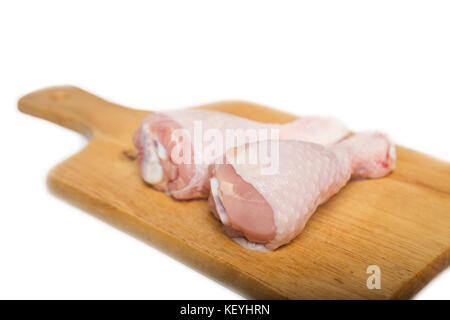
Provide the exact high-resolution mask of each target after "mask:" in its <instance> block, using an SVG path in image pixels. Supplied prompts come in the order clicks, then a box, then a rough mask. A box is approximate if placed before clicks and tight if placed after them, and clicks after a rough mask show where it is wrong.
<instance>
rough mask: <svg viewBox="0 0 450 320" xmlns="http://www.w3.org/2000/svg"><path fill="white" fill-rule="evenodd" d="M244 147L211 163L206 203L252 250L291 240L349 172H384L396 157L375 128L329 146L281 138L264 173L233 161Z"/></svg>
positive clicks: (375, 175) (359, 175)
mask: <svg viewBox="0 0 450 320" xmlns="http://www.w3.org/2000/svg"><path fill="white" fill-rule="evenodd" d="M257 144H260V143H258V142H257ZM248 147H249V146H248V145H247V146H240V147H238V148H236V149H235V150H233V152H231V151H229V152H227V154H226V157H227V159H228V160H227V161H228V162H227V163H225V164H214V165H213V166H214V168H213V170H212V175H211V179H210V183H211V195H210V198H209V204H210V207H211V209H212V211H213V213H214V214H215V216H216V217H217V218H218V219H219V220H220V221H221V222H222V223H223V225H224V229H225V232H226V233H227V234H228V235H229V236H230V237H232V238H233V239H234V240H235V241H236V242H238V243H239V244H241V245H243V246H244V247H246V248H249V249H256V250H273V249H276V248H278V247H279V246H281V245H284V244H286V243H288V242H290V241H291V240H292V239H293V238H294V237H295V236H297V235H298V234H299V233H300V232H301V231H302V229H303V228H304V227H305V224H306V222H307V221H308V219H309V218H310V217H311V215H312V214H313V213H314V211H315V210H316V208H317V207H318V206H319V205H320V204H321V203H323V202H325V201H326V200H327V199H329V198H330V197H331V196H332V195H334V194H335V193H337V192H338V191H339V190H340V189H341V188H342V187H343V186H344V185H345V184H346V183H347V181H348V180H349V179H350V178H379V177H383V176H385V175H387V174H388V173H389V172H390V171H391V170H392V169H394V167H395V159H396V153H395V147H394V145H393V144H392V143H391V142H390V140H389V139H388V138H387V137H386V136H385V135H384V134H382V133H377V132H373V133H359V134H356V135H354V136H351V137H350V138H348V139H346V140H343V141H342V142H340V143H338V144H336V145H333V146H328V147H324V146H321V145H318V144H314V143H308V142H301V141H280V142H279V166H278V171H277V172H276V173H275V174H272V175H267V174H266V175H263V174H261V170H260V169H261V166H262V165H260V164H245V163H244V164H235V163H233V159H234V158H233V157H232V156H233V155H236V154H239V153H247V152H249V151H248V150H249V148H248Z"/></svg>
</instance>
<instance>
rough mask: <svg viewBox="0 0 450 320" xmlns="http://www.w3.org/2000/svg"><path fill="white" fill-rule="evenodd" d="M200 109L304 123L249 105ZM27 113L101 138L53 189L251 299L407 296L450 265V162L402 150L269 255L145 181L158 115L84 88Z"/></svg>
mask: <svg viewBox="0 0 450 320" xmlns="http://www.w3.org/2000/svg"><path fill="white" fill-rule="evenodd" d="M200 108H203V109H211V110H218V111H223V112H229V113H232V114H236V115H239V116H243V117H248V118H250V119H253V120H258V121H265V122H280V123H283V122H287V121H290V120H293V119H294V118H295V116H293V115H289V114H286V113H283V112H280V111H276V110H273V109H270V108H266V107H262V106H259V105H256V104H252V103H246V102H239V101H230V102H219V103H215V104H210V105H206V106H202V107H200ZM19 109H20V110H21V111H22V112H25V113H28V114H32V115H34V116H37V117H40V118H44V119H47V120H50V121H52V122H55V123H58V124H60V125H63V126H66V127H68V128H71V129H74V130H76V131H79V132H81V133H82V134H84V135H86V136H87V137H89V138H90V143H89V144H88V145H87V147H85V148H84V149H83V150H82V151H80V152H79V153H78V154H76V155H74V156H73V157H71V158H70V159H68V160H66V161H64V162H63V163H61V164H60V165H58V166H57V167H55V168H54V169H53V170H52V171H51V172H50V174H49V177H48V185H49V187H50V188H51V190H53V191H54V192H55V193H56V194H58V195H60V196H62V197H64V198H65V199H67V200H68V201H71V202H72V203H74V204H76V205H77V206H79V207H82V208H84V209H85V210H87V211H89V212H91V213H93V214H95V215H96V216H98V217H100V218H101V219H104V220H105V221H107V222H109V223H111V224H113V225H115V226H117V227H118V228H120V229H123V230H126V231H128V232H130V233H132V234H133V235H135V236H137V237H139V238H140V239H143V240H144V241H146V242H148V243H150V244H151V245H153V246H156V247H158V248H160V249H161V250H163V251H165V252H167V253H168V254H170V255H172V256H174V257H176V258H178V259H180V260H181V261H183V262H185V263H187V264H188V265H190V266H192V267H193V268H195V269H198V270H200V271H201V272H203V273H205V274H207V275H209V276H211V277H213V278H215V279H217V280H218V281H220V282H221V283H223V284H224V285H226V286H230V287H231V288H234V289H236V290H238V291H239V292H241V293H242V294H244V295H245V296H247V297H250V298H275V299H282V298H289V299H318V298H321V299H336V298H337V299H403V298H409V297H411V296H412V295H413V294H414V293H416V292H417V291H418V290H420V289H421V288H422V287H423V286H424V285H425V284H426V283H427V282H428V281H429V280H430V279H431V278H432V277H433V276H434V275H436V274H437V273H438V272H439V271H441V270H442V269H444V268H445V267H447V266H448V264H449V261H450V197H449V195H450V165H449V164H448V163H445V162H442V161H439V160H437V159H434V158H432V157H429V156H426V155H424V154H421V153H418V152H415V151H412V150H408V149H406V148H402V147H398V161H397V169H396V170H395V172H394V173H393V174H391V175H389V176H388V177H385V178H382V179H377V180H360V181H352V182H350V183H349V184H348V185H347V186H346V187H345V188H344V189H343V190H342V191H341V192H339V193H338V194H337V195H336V196H334V197H333V198H332V199H330V200H329V201H328V202H327V203H325V204H324V205H322V206H320V207H319V209H318V210H317V212H316V213H315V214H314V215H313V217H312V218H311V220H310V221H309V223H308V224H307V227H306V228H305V229H304V231H303V232H302V233H301V234H300V235H299V236H298V237H297V238H296V239H295V240H294V241H293V242H292V243H291V244H290V245H288V246H285V247H282V248H280V249H278V250H276V251H274V252H270V253H263V252H256V251H249V250H246V249H243V248H241V247H240V246H238V245H237V244H235V243H234V242H233V241H231V240H230V239H229V238H227V237H226V236H225V235H224V234H223V232H222V231H221V226H220V223H219V222H218V221H216V220H215V219H214V218H213V217H212V215H211V214H210V213H209V211H208V206H207V203H206V202H205V201H175V200H173V199H171V198H169V197H167V196H166V195H165V194H163V193H161V192H158V191H155V190H153V189H152V188H150V187H148V186H147V185H146V184H145V183H144V182H143V181H142V180H141V178H140V175H139V171H138V163H137V160H136V154H135V152H134V149H133V146H132V142H131V135H132V133H133V131H134V129H135V128H136V127H137V126H138V124H139V123H140V121H141V120H142V118H143V117H144V116H145V115H146V114H148V113H149V112H146V111H140V110H133V109H129V108H124V107H121V106H118V105H115V104H112V103H109V102H106V101H104V100H102V99H100V98H98V97H95V96H93V95H91V94H89V93H87V92H85V91H83V90H81V89H78V88H75V87H54V88H49V89H44V90H41V91H37V92H34V93H31V94H29V95H27V96H25V97H23V98H22V99H20V101H19ZM369 265H378V266H379V267H380V268H381V289H380V290H376V289H373V290H369V289H368V288H367V287H366V279H367V277H368V276H369V275H368V274H366V268H367V266H369Z"/></svg>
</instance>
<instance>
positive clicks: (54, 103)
mask: <svg viewBox="0 0 450 320" xmlns="http://www.w3.org/2000/svg"><path fill="white" fill-rule="evenodd" d="M18 106H19V110H20V111H22V112H24V113H28V114H31V115H34V116H37V117H40V118H44V119H46V120H49V121H52V122H55V123H57V124H60V125H62V126H65V127H67V128H70V129H73V130H75V131H78V132H80V133H82V134H83V135H85V136H87V137H88V138H91V137H92V136H94V135H96V134H105V135H108V136H114V135H115V128H118V127H120V124H121V122H123V121H124V120H126V118H128V117H130V116H131V117H136V111H137V110H133V109H130V108H125V107H122V106H119V105H116V104H114V103H111V102H108V101H105V100H103V99H101V98H99V97H97V96H95V95H93V94H90V93H89V92H86V91H84V90H82V89H79V88H77V87H72V86H58V87H50V88H46V89H42V90H38V91H35V92H32V93H30V94H27V95H26V96H24V97H22V98H21V99H20V100H19V102H18Z"/></svg>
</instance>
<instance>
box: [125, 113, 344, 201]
mask: <svg viewBox="0 0 450 320" xmlns="http://www.w3.org/2000/svg"><path fill="white" fill-rule="evenodd" d="M199 126H200V127H201V129H202V130H203V132H208V130H212V132H213V133H214V132H215V133H217V131H219V133H222V134H223V135H226V132H228V131H229V130H231V131H233V130H234V134H236V135H237V136H238V137H239V136H242V132H239V130H248V129H254V130H255V131H257V130H261V129H265V130H272V129H279V131H278V134H279V136H278V137H277V138H279V139H291V140H304V141H310V142H314V143H318V144H323V145H328V144H332V143H335V142H337V141H339V140H341V139H343V138H344V137H345V136H347V135H348V133H349V131H348V130H347V128H346V127H345V126H344V125H343V124H342V123H341V122H339V121H338V120H335V119H332V118H320V117H319V118H316V117H309V118H308V117H305V118H300V119H297V120H295V121H293V122H290V123H287V124H284V125H280V124H267V123H262V122H257V121H252V120H249V119H246V118H241V117H238V116H234V115H231V114H227V113H222V112H217V111H208V110H194V109H190V110H189V109H187V110H176V111H171V112H164V113H162V112H157V113H152V114H150V115H149V116H148V117H146V118H145V119H144V120H143V121H142V123H141V125H140V126H139V128H138V129H137V130H136V132H135V133H134V136H133V141H134V145H135V147H136V149H137V151H138V159H139V162H140V165H141V174H142V177H143V179H144V180H145V181H146V182H147V183H149V184H151V185H152V186H153V187H155V188H156V189H158V190H161V191H165V192H166V193H168V194H170V195H172V196H173V197H174V198H176V199H183V200H187V199H196V198H205V199H206V198H208V195H209V172H208V167H209V165H210V164H212V163H214V159H217V158H222V157H223V155H224V153H225V151H226V149H227V148H225V147H224V148H223V149H222V150H220V151H219V152H218V153H217V154H215V157H214V158H210V159H204V161H195V159H194V156H195V155H198V154H195V155H194V152H195V149H194V147H193V143H194V141H195V140H194V139H192V137H195V136H196V130H198V127H199ZM178 129H184V130H185V132H187V133H188V134H189V136H190V137H191V139H192V140H191V141H188V140H187V141H184V139H181V140H182V141H180V140H177V139H174V138H173V134H174V133H176V132H178ZM214 130H215V131H214ZM210 132H211V131H210ZM264 139H272V138H271V137H265V138H261V137H259V136H258V138H256V139H254V140H249V139H248V138H245V139H244V140H242V139H241V141H240V142H239V141H237V142H236V143H235V144H234V145H233V146H234V147H237V146H239V145H242V144H245V143H248V142H256V141H259V140H264ZM200 140H201V141H200V145H201V146H203V147H205V148H206V147H207V146H208V141H203V139H202V138H200ZM180 145H182V150H183V151H182V152H181V153H179V154H183V152H184V153H186V152H188V153H189V154H190V155H191V156H190V157H189V156H187V155H186V157H187V158H188V159H189V160H191V161H187V162H186V161H185V162H180V161H175V160H174V158H173V157H174V156H173V153H174V152H173V151H177V152H178V147H179V146H180ZM197 145H198V144H197ZM175 148H177V149H175ZM177 152H175V153H176V154H177ZM186 154H187V153H186Z"/></svg>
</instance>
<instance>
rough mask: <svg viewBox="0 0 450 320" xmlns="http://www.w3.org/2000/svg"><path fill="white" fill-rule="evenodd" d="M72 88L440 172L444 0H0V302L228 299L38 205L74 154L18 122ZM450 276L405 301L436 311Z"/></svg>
mask: <svg viewBox="0 0 450 320" xmlns="http://www.w3.org/2000/svg"><path fill="white" fill-rule="evenodd" d="M60 84H72V85H77V86H79V87H82V88H84V89H86V90H88V91H91V92H93V93H95V94H97V95H99V96H101V97H104V98H106V99H108V100H112V101H114V102H116V103H119V104H123V105H127V106H132V107H136V108H142V109H149V110H156V109H158V110H162V109H166V108H175V107H177V108H178V107H186V106H193V105H197V104H201V103H206V102H213V101H217V100H224V99H243V100H250V101H254V102H259V103H262V104H265V105H269V106H272V107H276V108H279V109H282V110H286V111H290V112H294V113H296V114H299V115H330V116H336V117H339V118H340V119H342V120H343V121H345V122H346V123H347V124H348V125H349V126H350V127H351V129H353V130H363V129H371V128H377V129H382V130H384V131H386V132H388V133H389V134H390V135H391V136H392V137H393V138H394V139H395V141H396V142H398V143H399V144H402V145H405V146H408V147H411V148H414V149H417V150H421V151H423V152H426V153H429V154H431V155H434V156H436V157H439V158H441V159H444V160H447V161H449V160H450V148H449V144H448V138H449V137H450V126H449V125H448V121H449V120H448V119H449V116H450V113H449V108H450V3H449V2H448V1H411V0H410V1H392V0H390V1H370V2H366V1H308V2H302V3H301V2H299V1H295V2H294V1H293V2H285V1H273V2H266V1H223V2H216V1H179V2H174V1H160V2H158V3H152V2H149V1H122V2H118V1H28V2H27V1H8V2H6V1H3V2H1V4H0V112H1V113H0V114H1V120H2V124H1V126H0V130H1V142H2V148H1V151H0V152H1V157H0V159H1V160H0V161H1V164H2V170H1V174H0V179H1V181H0V188H1V189H0V199H1V209H0V298H162V299H163V298H187V299H189V298H192V299H197V298H207V299H216V298H221V299H234V298H237V299H239V298H241V297H240V296H239V295H238V294H236V293H234V292H233V291H230V290H229V289H227V288H225V287H222V286H221V285H219V284H217V283H216V282H214V281H213V280H211V279H208V278H206V277H204V276H203V275H201V274H199V273H197V272H196V271H194V270H191V269H189V268H187V267H185V266H184V265H183V264H181V263H179V262H177V261H175V260H173V259H171V258H169V257H167V256H166V255H164V254H163V253H160V252H159V251H156V250H155V249H153V248H151V247H149V246H148V245H145V244H144V243H142V242H140V241H138V240H136V239H134V238H132V237H130V236H128V235H126V234H123V233H121V232H120V231H118V230H116V229H114V228H113V227H110V226H109V225H106V224H104V223H103V222H100V221H99V220H97V219H95V218H93V217H92V216H90V215H88V214H86V213H84V212H82V211H80V210H78V209H76V208H74V207H72V206H70V205H68V204H66V203H65V202H63V201H61V200H59V199H58V198H55V197H54V196H53V195H51V194H50V193H49V192H48V191H47V189H46V185H45V179H46V174H47V172H48V171H49V169H50V168H51V167H52V166H54V165H56V164H57V163H59V162H60V161H61V160H63V159H65V158H67V157H69V156H70V155H72V154H74V153H75V152H76V151H78V150H80V149H81V148H82V147H83V146H85V145H86V143H87V141H86V140H85V139H84V138H83V137H80V136H79V135H78V134H76V133H74V132H71V131H69V130H66V129H64V128H61V127H58V126H56V125H53V124H51V123H48V122H44V121H42V120H39V119H36V118H32V117H30V116H26V115H23V114H20V113H19V112H18V111H17V109H16V102H17V99H18V98H19V97H20V96H21V95H23V94H26V93H28V92H30V91H33V90H36V89H40V88H42V87H46V86H50V85H60ZM449 286H450V272H449V270H448V269H447V271H446V272H444V273H442V274H441V276H440V277H438V278H437V279H436V280H435V281H433V283H432V284H430V285H429V286H427V287H426V288H425V289H424V290H423V291H422V292H421V293H420V294H419V295H417V298H443V299H449V298H450V292H449V290H448V288H449Z"/></svg>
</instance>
